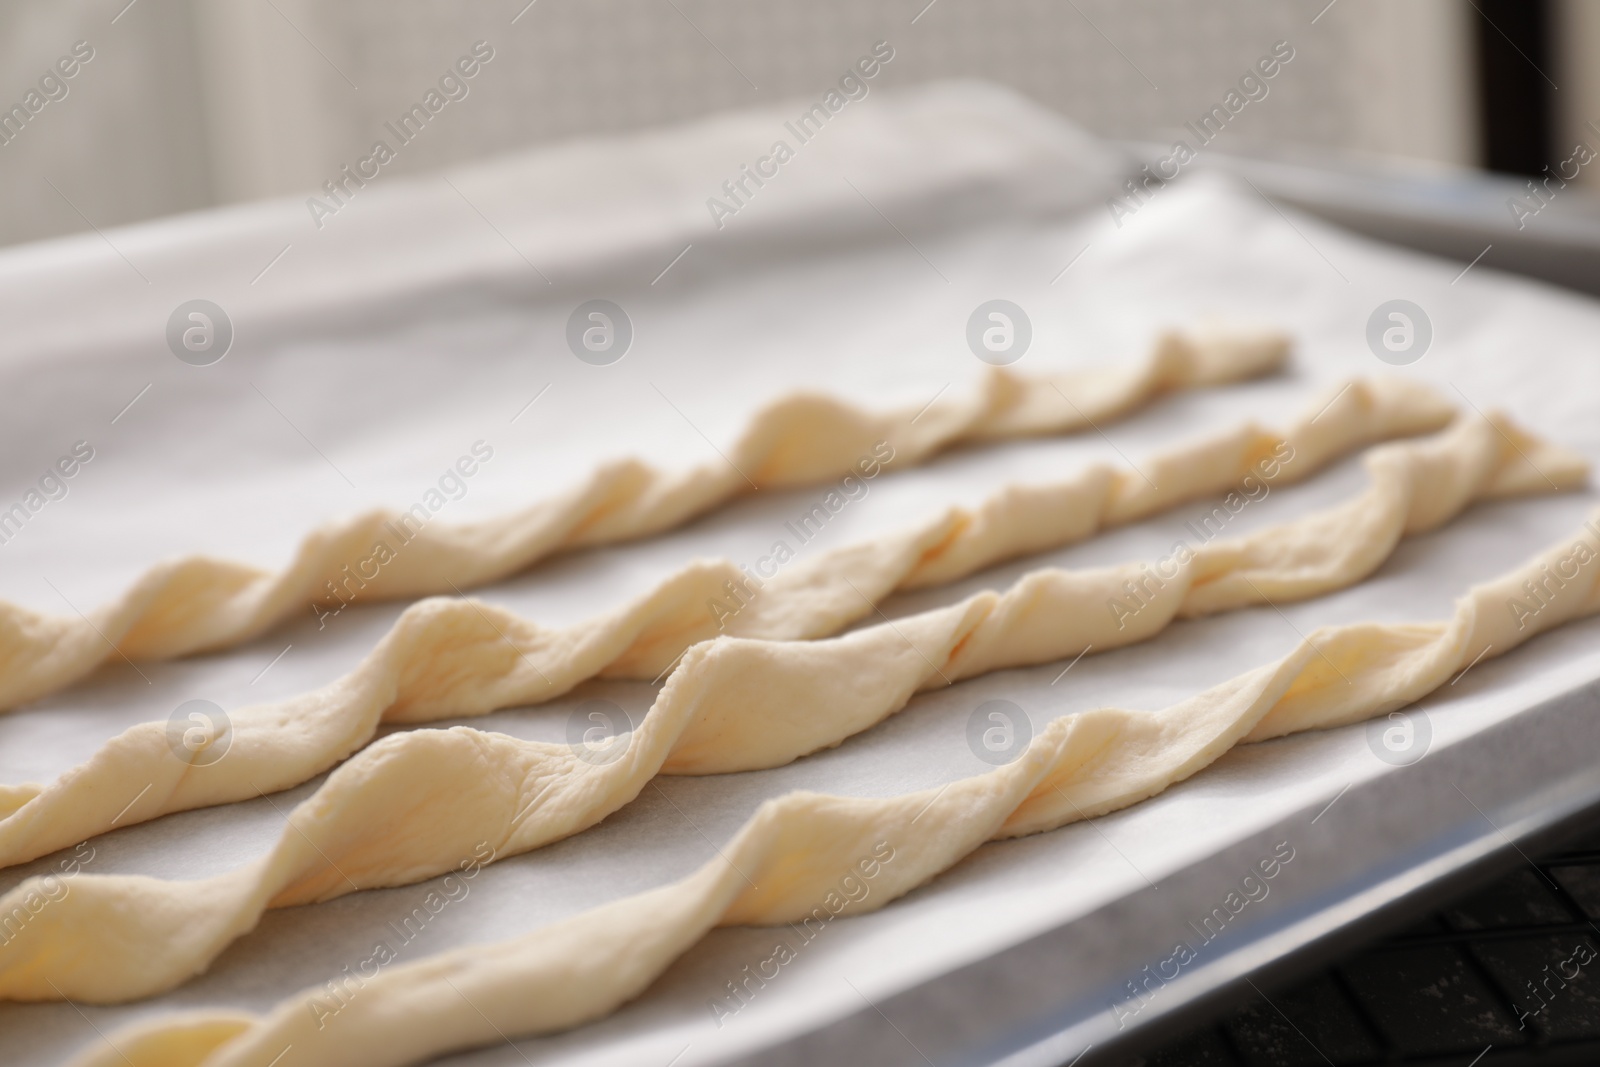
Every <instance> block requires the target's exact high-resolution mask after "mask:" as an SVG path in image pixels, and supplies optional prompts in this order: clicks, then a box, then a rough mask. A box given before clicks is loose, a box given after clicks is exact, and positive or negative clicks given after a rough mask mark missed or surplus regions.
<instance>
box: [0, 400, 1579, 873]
mask: <svg viewBox="0 0 1600 1067" xmlns="http://www.w3.org/2000/svg"><path fill="white" fill-rule="evenodd" d="M1449 411H1450V409H1449V406H1448V405H1446V404H1445V403H1444V402H1443V401H1442V400H1440V399H1439V397H1438V396H1437V395H1436V394H1435V393H1433V392H1432V391H1431V390H1428V389H1426V388H1424V387H1422V386H1419V385H1417V384H1415V383H1412V382H1408V381H1406V380H1404V379H1400V378H1389V379H1381V380H1379V381H1376V382H1366V381H1360V380H1357V381H1354V382H1349V383H1346V384H1345V385H1344V386H1343V387H1340V388H1338V389H1336V390H1334V391H1333V392H1332V394H1331V398H1330V397H1319V398H1318V399H1317V401H1316V402H1315V403H1314V404H1313V405H1311V407H1310V409H1309V410H1308V412H1307V414H1306V415H1305V416H1304V417H1303V418H1302V419H1301V420H1300V422H1299V423H1297V424H1296V425H1295V426H1294V427H1292V428H1291V429H1290V430H1289V431H1287V433H1286V434H1285V435H1284V436H1282V437H1279V436H1278V435H1276V434H1273V433H1270V432H1268V431H1265V430H1262V429H1260V428H1259V427H1257V426H1256V425H1254V424H1253V423H1245V424H1244V425H1242V426H1240V427H1238V428H1237V429H1235V430H1232V431H1230V432H1228V433H1225V434H1221V435H1219V436H1216V437H1213V438H1211V439H1209V440H1206V441H1200V442H1195V443H1193V444H1190V445H1188V446H1184V447H1181V448H1179V449H1177V450H1176V451H1174V452H1172V453H1169V454H1167V455H1165V456H1158V457H1157V458H1156V459H1155V460H1153V461H1147V462H1146V463H1145V464H1144V465H1143V466H1142V467H1141V470H1142V471H1144V473H1139V472H1137V471H1133V470H1115V469H1112V468H1109V467H1104V466H1094V467H1090V468H1089V469H1087V470H1085V471H1083V472H1082V473H1081V474H1079V475H1077V476H1076V477H1074V478H1072V479H1069V480H1067V481H1064V482H1059V483H1056V484H1053V485H1041V486H1030V487H1027V488H1019V487H1010V488H1007V489H1004V490H1002V491H1001V492H1000V493H998V494H997V495H995V496H993V497H991V498H990V499H989V500H988V501H986V502H985V503H984V504H983V505H981V506H979V507H978V508H976V509H972V510H969V509H966V508H959V507H958V508H951V509H950V510H949V511H947V512H946V513H945V514H943V515H938V516H935V517H934V518H933V519H932V520H930V521H928V522H925V523H923V524H921V525H919V526H917V527H914V528H912V529H910V530H906V531H903V532H902V533H900V534H898V535H894V536H890V537H882V538H876V539H873V540H870V541H867V542H864V543H862V544H857V545H848V546H845V547H842V548H839V549H836V550H834V551H832V552H828V553H824V554H821V555H819V556H817V557H816V558H815V559H813V560H802V561H799V562H796V563H795V564H793V565H792V566H791V567H789V568H788V569H787V570H784V571H780V572H779V573H778V575H777V576H776V577H775V578H774V579H773V580H772V581H771V582H770V583H768V584H767V585H765V586H764V587H763V588H762V589H761V591H760V593H759V594H758V595H756V596H754V598H753V599H752V600H751V601H750V603H749V604H748V606H746V607H745V608H743V609H742V610H740V611H738V612H737V613H733V614H732V615H731V617H729V616H727V615H723V616H721V617H719V616H718V615H717V613H714V612H713V610H711V608H710V607H708V605H710V604H712V603H713V602H719V603H720V602H721V601H720V598H722V597H727V599H728V600H731V601H732V602H733V603H734V604H738V603H740V601H739V600H738V599H736V598H735V597H733V596H731V595H730V594H729V593H728V592H727V590H726V588H725V587H726V586H727V585H728V583H731V582H739V581H744V580H745V576H744V575H743V574H742V573H741V572H740V571H739V570H738V568H736V567H735V566H734V565H733V564H732V563H729V562H727V561H702V562H697V563H694V564H691V565H690V566H688V567H686V568H685V569H684V570H682V571H680V572H679V573H678V574H677V575H675V576H673V577H671V578H669V579H668V580H667V581H666V582H664V583H662V584H661V585H660V586H658V587H657V588H656V589H655V590H654V591H652V592H651V593H649V594H647V595H646V596H644V597H642V598H641V599H639V600H637V601H635V602H634V603H632V604H629V605H627V606H625V607H624V608H622V609H621V610H620V611H616V612H612V613H611V614H609V615H605V616H601V617H600V618H598V619H593V620H590V621H588V622H584V623H580V624H578V625H576V626H572V627H568V628H566V629H563V630H554V631H552V630H545V629H542V628H540V627H538V626H536V625H535V624H533V623H531V622H529V621H528V620H526V619H523V618H520V617H518V616H516V615H513V614H511V613H510V612H507V611H504V610H502V609H499V608H493V607H489V606H487V605H482V604H476V603H474V602H472V601H467V600H456V599H450V600H426V601H423V602H421V603H419V604H416V605H414V606H412V607H411V608H409V609H408V610H407V611H406V612H405V614H403V615H402V616H401V617H400V619H399V620H398V621H397V622H396V623H395V625H394V626H393V627H392V628H391V630H390V632H389V634H388V636H386V637H385V638H384V640H383V641H381V642H380V643H379V645H378V647H377V648H376V649H375V650H374V651H373V652H372V653H371V654H370V655H369V656H368V657H367V659H366V661H365V662H363V663H362V664H361V665H360V666H359V667H357V668H356V669H355V670H354V671H352V672H351V673H350V674H347V675H346V676H345V677H344V678H341V679H340V680H338V681H336V682H334V683H332V684H331V685H329V686H326V687H324V688H323V689H321V690H319V691H317V692H315V693H311V694H307V695H303V696H299V697H294V698H291V699H289V700H286V701H280V702H278V703H275V704H270V705H266V706H263V707H255V708H246V709H243V710H240V711H238V712H236V713H234V716H233V725H234V730H233V732H232V735H231V737H230V738H229V743H230V745H231V746H233V749H232V750H230V752H229V758H230V760H231V761H232V762H231V763H230V764H229V766H226V767H223V766H219V765H217V764H211V765H210V766H206V765H200V764H197V765H195V766H189V765H188V764H183V763H178V762H175V761H174V760H173V758H172V752H171V751H169V745H168V744H166V743H163V744H157V743H156V741H157V739H158V738H161V739H163V741H170V738H168V737H167V734H166V731H167V728H168V727H167V724H165V723H144V724H141V725H139V726H135V727H132V728H131V729H129V730H127V731H124V733H123V734H122V735H121V736H120V737H118V738H115V739H113V740H112V741H111V742H109V744H108V745H107V747H106V749H104V750H102V754H101V755H100V756H97V757H96V758H95V759H93V760H91V762H90V763H89V764H86V765H85V766H83V767H82V768H80V769H78V770H76V771H72V772H68V774H67V775H66V776H64V777H63V778H62V780H61V781H60V782H59V783H57V787H52V788H48V789H46V788H41V787H40V786H37V785H19V786H10V787H0V865H8V864H12V863H19V862H23V861H24V860H28V859H32V858H34V857H36V856H41V855H44V854H45V853H47V852H53V851H54V850H55V849H57V848H60V847H62V846H64V845H69V844H73V843H75V842H77V841H81V840H83V839H84V838H85V837H86V836H89V835H90V834H94V833H101V832H103V831H104V830H106V829H109V828H110V825H111V821H113V820H114V821H115V823H116V825H118V826H130V825H133V824H134V823H138V822H144V821H146V820H149V819H154V818H156V817H158V816H160V815H165V814H168V813H171V812H174V811H182V810H185V809H187V808H193V807H200V806H205V805H210V804H222V803H228V802H231V801H235V800H245V799H249V798H251V797H254V796H256V795H258V793H260V792H263V791H265V792H276V791H277V790H280V789H287V788H289V787H290V786H293V785H297V784H299V783H300V782H303V781H305V780H306V779H308V778H311V777H314V776H315V775H317V774H320V773H322V772H323V771H325V770H327V769H328V768H329V767H332V766H333V765H334V764H335V763H337V762H338V761H339V760H341V759H343V758H344V757H346V756H348V755H349V754H350V753H351V752H352V751H354V750H355V749H356V748H358V747H360V746H361V745H364V744H366V743H367V742H368V741H369V740H371V738H372V735H373V733H374V732H375V731H376V729H377V726H378V723H379V722H380V721H387V722H429V721H433V720H436V719H440V718H454V717H461V716H467V715H481V714H485V713H487V712H489V711H492V710H494V709H495V708H502V707H513V706H516V705H519V704H528V703H537V702H541V701H545V700H551V699H554V698H555V697H558V696H560V695H561V694H563V693H565V692H567V691H568V690H570V689H571V688H572V687H573V686H574V685H577V684H578V683H579V682H581V681H583V680H584V679H586V678H591V677H594V676H595V675H596V674H605V675H607V676H610V677H624V678H644V679H651V678H657V677H659V676H660V675H661V674H663V673H664V672H665V671H666V670H667V668H669V667H671V666H672V665H673V664H674V662H675V661H676V660H677V658H678V657H679V655H681V654H682V653H683V651H684V650H685V649H686V648H688V647H689V646H690V645H692V644H694V643H696V642H698V641H702V640H705V639H708V638H713V637H716V636H717V635H718V627H717V625H716V623H717V622H722V623H724V624H725V625H724V629H723V632H724V633H726V634H727V635H728V636H733V637H754V638H762V639H766V640H798V639H808V638H817V637H826V636H827V635H829V634H833V633H837V632H838V631H839V630H841V629H843V628H844V627H845V626H846V625H848V624H849V623H851V622H853V621H855V620H856V619H858V618H860V617H861V616H863V615H866V614H868V613H869V612H871V611H872V609H873V605H874V604H875V603H877V602H878V601H879V600H881V599H883V598H884V597H885V596H887V595H888V594H889V593H891V592H893V591H894V590H895V589H905V588H917V587H922V586H928V585H933V584H936V583H938V582H948V581H953V580H955V579H957V578H960V577H963V576H965V575H967V574H970V573H972V572H973V571H975V570H978V569H981V568H982V567H985V566H988V565H990V564H992V563H995V562H998V561H999V560H1002V559H1009V558H1011V557H1013V556H1015V555H1019V554H1021V553H1024V552H1029V551H1040V550H1043V549H1046V548H1053V547H1055V546H1057V545H1061V544H1066V543H1069V542H1072V541H1076V540H1081V539H1082V538H1085V537H1087V536H1089V535H1090V534H1092V533H1093V532H1094V531H1095V530H1097V529H1101V528H1104V527H1106V526H1110V525H1114V524H1117V523H1124V522H1131V521H1134V520H1135V519H1139V518H1143V517H1145V516H1147V515H1149V514H1151V513H1153V512H1155V511H1158V510H1160V509H1161V508H1163V507H1170V506H1173V505H1175V504H1176V503H1178V502H1180V501H1182V500H1186V499H1194V498H1198V497H1203V496H1206V495H1209V494H1212V493H1221V492H1224V491H1225V490H1227V489H1228V488H1230V487H1232V486H1235V485H1237V484H1238V483H1239V481H1240V479H1241V478H1244V477H1246V476H1248V475H1250V474H1251V472H1252V470H1254V469H1255V468H1256V467H1257V466H1258V465H1260V464H1261V463H1263V462H1264V460H1263V457H1265V458H1266V461H1270V462H1271V464H1272V466H1271V467H1270V468H1268V469H1270V470H1272V471H1273V472H1274V474H1273V476H1272V477H1271V478H1270V481H1272V482H1273V483H1274V484H1285V483H1289V482H1293V481H1297V480H1299V479H1301V478H1305V477H1309V476H1310V475H1311V474H1312V473H1314V472H1315V471H1316V470H1317V469H1318V468H1320V467H1321V466H1323V465H1324V464H1326V463H1327V462H1329V461H1330V460H1331V459H1333V458H1335V457H1336V456H1338V455H1341V454H1342V453H1344V452H1345V451H1347V450H1349V449H1351V448H1354V447H1356V446H1357V445H1360V444H1364V443H1366V442H1368V441H1372V440H1382V439H1384V438H1387V437H1392V436H1404V435H1407V434H1411V433H1419V432H1422V431H1424V430H1428V429H1434V428H1436V427H1437V426H1439V425H1441V424H1442V423H1443V421H1444V420H1445V418H1447V417H1448V414H1449ZM1530 447H1531V446H1530ZM1552 462H1553V463H1554V464H1555V466H1556V467H1557V468H1558V469H1560V468H1562V466H1563V464H1562V463H1561V462H1559V461H1554V460H1553V461H1552ZM1257 476H1258V477H1259V476H1260V475H1259V472H1258V474H1257ZM1147 477H1148V478H1149V479H1150V480H1149V481H1146V480H1145V479H1146V478H1147ZM1156 485H1159V486H1160V487H1161V488H1160V489H1159V490H1157V489H1155V488H1154V486H1156ZM734 588H737V586H735V587H734ZM745 595H746V596H747V597H748V596H750V594H749V593H748V592H747V593H745ZM726 610H730V611H731V609H726ZM258 750H259V751H258ZM241 760H242V761H243V762H246V763H249V764H250V765H251V766H252V767H253V768H254V769H253V771H252V773H251V774H250V775H248V776H241V775H239V774H236V773H234V770H235V769H236V767H237V765H238V764H239V763H240V762H241ZM135 779H136V780H137V781H138V786H137V787H136V791H141V790H142V792H140V794H139V796H138V797H137V798H135V802H134V803H132V804H129V799H130V798H133V793H129V794H128V796H126V797H122V796H120V795H119V794H120V792H121V790H122V789H123V788H124V786H125V785H126V784H127V783H130V782H132V781H134V780H135ZM151 783H156V785H154V786H151ZM146 786H150V788H149V789H147V790H146V789H145V787H146ZM90 797H98V798H99V799H98V800H92V799H89V798H90ZM102 809H104V810H102ZM65 812H71V815H70V816H63V815H62V814H61V813H65ZM96 819H98V820H99V821H98V822H97V821H96ZM63 835H65V836H63Z"/></svg>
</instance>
